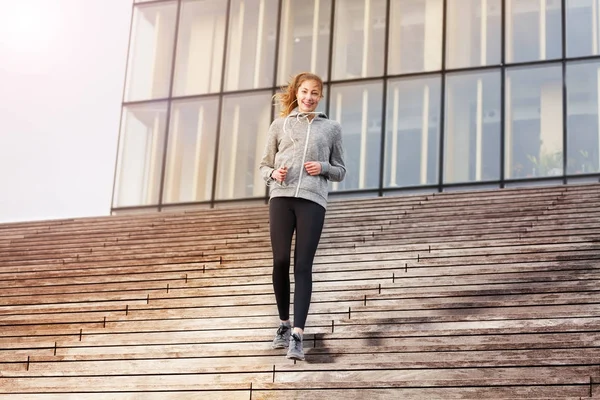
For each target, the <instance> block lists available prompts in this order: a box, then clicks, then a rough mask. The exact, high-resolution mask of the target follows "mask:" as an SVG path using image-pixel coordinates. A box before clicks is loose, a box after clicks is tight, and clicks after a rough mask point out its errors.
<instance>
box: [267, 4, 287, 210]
mask: <svg viewBox="0 0 600 400" xmlns="http://www.w3.org/2000/svg"><path fill="white" fill-rule="evenodd" d="M277 4H278V8H277V27H276V28H275V29H276V31H275V60H274V62H273V87H271V94H272V95H273V97H271V98H274V97H275V95H276V94H277V90H278V89H277V72H278V71H277V70H278V68H279V40H280V39H281V9H282V8H283V1H278V2H277ZM274 119H275V106H272V107H271V121H273V120H274ZM268 202H269V186H265V204H268Z"/></svg>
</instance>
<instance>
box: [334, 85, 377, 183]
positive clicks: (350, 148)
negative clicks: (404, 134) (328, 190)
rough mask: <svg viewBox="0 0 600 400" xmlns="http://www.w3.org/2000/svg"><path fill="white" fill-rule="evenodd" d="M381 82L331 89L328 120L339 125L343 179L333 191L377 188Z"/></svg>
mask: <svg viewBox="0 0 600 400" xmlns="http://www.w3.org/2000/svg"><path fill="white" fill-rule="evenodd" d="M382 94H383V87H382V84H381V82H375V83H372V82H369V83H367V82H361V83H359V84H343V85H335V86H333V87H332V89H331V107H330V111H329V113H330V116H329V117H330V118H331V119H334V120H336V121H338V122H339V123H340V124H341V125H342V138H343V141H344V150H345V160H344V161H345V163H346V171H347V174H346V178H345V179H344V180H343V181H342V182H334V183H332V184H331V185H332V190H350V189H367V188H376V187H378V186H379V160H380V152H381V107H382Z"/></svg>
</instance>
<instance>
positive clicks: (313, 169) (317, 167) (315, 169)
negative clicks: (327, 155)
mask: <svg viewBox="0 0 600 400" xmlns="http://www.w3.org/2000/svg"><path fill="white" fill-rule="evenodd" d="M304 169H306V172H308V174H309V175H313V176H314V175H319V174H320V173H321V163H320V162H317V161H309V162H305V163H304Z"/></svg>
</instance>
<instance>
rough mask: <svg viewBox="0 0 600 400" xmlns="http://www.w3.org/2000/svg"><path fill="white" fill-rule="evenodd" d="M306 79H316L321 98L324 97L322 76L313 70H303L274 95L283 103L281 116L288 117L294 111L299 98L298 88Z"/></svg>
mask: <svg viewBox="0 0 600 400" xmlns="http://www.w3.org/2000/svg"><path fill="white" fill-rule="evenodd" d="M304 81H316V82H317V83H318V84H319V87H320V90H321V98H322V97H323V80H322V79H321V77H319V76H318V75H315V74H313V73H311V72H301V73H299V74H298V75H296V76H293V77H292V78H291V79H290V81H289V82H288V84H287V86H285V87H282V88H281V90H282V91H281V92H280V93H277V94H276V95H275V96H274V98H275V99H276V100H277V101H279V103H280V105H281V111H280V112H279V115H280V116H282V117H287V116H288V115H290V113H291V112H292V111H294V108H296V103H297V100H298V99H297V98H296V94H297V93H298V88H299V87H300V85H302V83H303V82H304Z"/></svg>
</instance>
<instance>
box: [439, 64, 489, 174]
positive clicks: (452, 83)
mask: <svg viewBox="0 0 600 400" xmlns="http://www.w3.org/2000/svg"><path fill="white" fill-rule="evenodd" d="M445 116H446V117H445V118H446V121H445V125H444V126H445V129H444V182H446V183H458V182H474V181H476V182H478V181H489V180H498V179H500V71H489V72H481V73H469V74H457V75H449V76H448V79H447V81H446V112H445Z"/></svg>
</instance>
